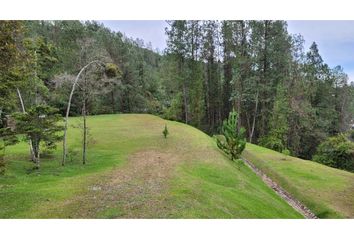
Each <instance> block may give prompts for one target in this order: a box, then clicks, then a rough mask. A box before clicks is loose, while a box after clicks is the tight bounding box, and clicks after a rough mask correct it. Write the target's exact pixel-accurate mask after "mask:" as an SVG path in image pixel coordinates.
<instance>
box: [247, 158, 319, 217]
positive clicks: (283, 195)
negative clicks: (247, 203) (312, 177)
mask: <svg viewBox="0 0 354 240" xmlns="http://www.w3.org/2000/svg"><path fill="white" fill-rule="evenodd" d="M242 159H243V161H244V162H245V163H246V164H247V165H248V166H249V167H250V168H251V169H252V170H253V171H254V172H255V173H256V174H257V175H258V176H259V177H261V178H262V180H263V182H264V183H265V184H267V185H268V186H269V187H270V188H272V189H273V190H274V191H275V192H276V193H277V194H278V195H279V196H280V197H281V198H282V199H284V200H285V201H286V202H287V203H288V204H289V205H290V206H291V207H293V208H294V209H295V210H296V211H298V212H299V213H301V214H302V215H303V216H304V217H305V218H308V219H317V217H316V215H315V214H314V213H313V212H312V211H311V210H310V209H308V208H307V207H306V206H305V205H303V204H302V203H301V202H300V201H298V200H297V199H295V198H294V197H293V196H291V195H290V194H289V193H288V192H287V191H285V190H284V189H283V188H282V187H280V186H279V185H278V184H276V183H275V182H274V181H273V180H272V179H270V178H269V177H268V176H267V175H266V174H265V173H263V172H262V171H261V170H260V169H258V168H257V167H256V166H254V165H253V164H252V163H251V162H250V161H248V160H247V159H245V158H242Z"/></svg>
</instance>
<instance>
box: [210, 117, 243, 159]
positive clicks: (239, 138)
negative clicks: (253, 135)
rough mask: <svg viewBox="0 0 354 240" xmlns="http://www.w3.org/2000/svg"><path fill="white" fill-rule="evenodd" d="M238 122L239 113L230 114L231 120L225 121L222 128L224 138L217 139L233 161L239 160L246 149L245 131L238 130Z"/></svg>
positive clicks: (218, 143)
mask: <svg viewBox="0 0 354 240" xmlns="http://www.w3.org/2000/svg"><path fill="white" fill-rule="evenodd" d="M237 121H238V114H237V112H235V111H232V112H230V113H229V118H228V119H226V120H224V121H223V125H222V127H221V133H222V135H223V137H221V138H217V139H216V143H217V145H218V147H219V148H220V149H221V150H222V151H224V152H225V153H226V154H228V155H230V156H231V160H234V159H237V158H238V157H239V156H240V155H241V153H242V151H243V150H244V149H245V147H246V137H245V129H244V128H240V129H237Z"/></svg>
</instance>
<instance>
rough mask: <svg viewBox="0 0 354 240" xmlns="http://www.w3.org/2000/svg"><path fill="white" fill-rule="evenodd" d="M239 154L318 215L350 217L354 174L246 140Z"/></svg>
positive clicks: (352, 210) (353, 207) (353, 215)
mask: <svg viewBox="0 0 354 240" xmlns="http://www.w3.org/2000/svg"><path fill="white" fill-rule="evenodd" d="M243 156H244V157H245V158H246V159H248V160H249V161H251V162H252V163H253V164H254V165H255V166H256V167H258V168H259V169H261V170H263V171H264V172H265V173H266V174H267V175H268V176H269V177H270V178H272V179H273V180H274V181H276V182H277V183H278V184H280V186H282V187H283V188H285V189H286V190H287V191H288V192H290V193H291V194H292V195H293V196H295V197H296V198H297V199H299V200H300V201H301V202H303V203H304V204H305V205H306V206H307V207H309V208H310V209H311V210H312V211H313V212H314V213H315V214H316V215H317V216H318V217H320V218H353V217H354V174H353V173H349V172H346V171H342V170H338V169H335V168H330V167H327V166H325V165H322V164H319V163H315V162H312V161H306V160H302V159H299V158H295V157H289V156H285V155H283V154H280V153H278V152H275V151H272V150H269V149H266V148H262V147H260V146H257V145H253V144H247V147H246V150H245V151H244V152H243Z"/></svg>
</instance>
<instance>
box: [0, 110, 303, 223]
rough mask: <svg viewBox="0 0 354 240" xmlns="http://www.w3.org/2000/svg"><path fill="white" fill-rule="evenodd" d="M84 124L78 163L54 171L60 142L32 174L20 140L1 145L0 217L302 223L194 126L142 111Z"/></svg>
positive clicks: (72, 142)
mask: <svg viewBox="0 0 354 240" xmlns="http://www.w3.org/2000/svg"><path fill="white" fill-rule="evenodd" d="M79 122H80V118H71V119H70V123H69V125H70V129H69V131H68V134H69V135H68V137H69V149H71V150H73V151H78V152H79V151H80V146H81V137H80V131H79V130H78V129H77V128H73V125H77V124H78V123H79ZM165 123H167V126H168V129H169V132H170V135H169V136H168V138H167V139H164V138H163V136H162V130H163V128H164V125H165ZM88 125H89V128H90V134H91V135H92V141H91V142H90V144H89V151H88V163H87V165H85V166H83V165H82V164H81V161H80V157H81V156H80V152H79V154H78V155H77V156H76V157H74V158H73V159H72V160H69V161H68V163H67V165H66V166H65V167H61V166H60V164H59V163H60V159H61V153H62V151H61V147H60V146H61V145H60V146H59V148H58V150H57V151H56V152H55V154H54V156H52V157H51V158H44V159H42V168H41V171H40V172H33V171H31V167H32V163H30V162H29V161H28V146H27V145H26V144H25V143H21V144H18V145H16V146H12V147H10V148H8V150H7V156H8V157H7V162H8V168H7V173H6V175H5V176H1V177H0V206H1V208H0V218H302V216H301V215H300V214H299V213H297V212H296V211H295V210H293V209H292V208H291V207H290V206H289V205H288V204H287V203H286V202H284V201H283V200H282V199H281V198H280V197H279V196H277V195H276V194H275V193H274V192H273V191H272V190H271V189H270V188H268V187H267V186H266V185H265V184H264V183H263V182H262V181H261V180H260V179H259V178H258V177H257V176H256V175H255V174H254V173H253V172H252V171H251V170H250V169H249V168H248V167H247V166H245V165H243V164H240V163H239V164H236V163H233V162H231V161H229V160H228V159H227V158H226V157H225V156H224V155H223V154H222V153H220V152H219V150H218V149H217V147H216V144H215V142H214V141H213V139H212V138H210V137H209V136H207V135H206V134H204V133H202V132H201V131H199V130H197V129H195V128H193V127H190V126H188V125H185V124H182V123H177V122H172V121H165V120H163V119H161V118H159V117H156V116H152V115H147V114H119V115H101V116H92V117H89V118H88Z"/></svg>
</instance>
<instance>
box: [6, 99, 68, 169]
mask: <svg viewBox="0 0 354 240" xmlns="http://www.w3.org/2000/svg"><path fill="white" fill-rule="evenodd" d="M57 111H58V110H57V109H55V108H52V107H50V106H47V105H38V106H34V107H31V108H30V109H28V111H27V112H26V113H15V114H14V115H13V116H14V118H15V119H16V132H17V133H18V134H24V135H25V139H27V140H28V139H31V140H32V145H33V152H34V157H35V164H36V168H37V169H39V168H40V153H41V150H40V147H41V144H44V145H45V146H46V147H47V148H55V147H56V145H55V143H56V142H58V141H60V140H61V139H62V137H61V136H60V135H58V133H59V132H61V131H62V130H63V127H61V126H60V125H58V122H59V121H60V120H61V119H62V117H61V116H60V114H57Z"/></svg>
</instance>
